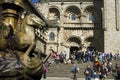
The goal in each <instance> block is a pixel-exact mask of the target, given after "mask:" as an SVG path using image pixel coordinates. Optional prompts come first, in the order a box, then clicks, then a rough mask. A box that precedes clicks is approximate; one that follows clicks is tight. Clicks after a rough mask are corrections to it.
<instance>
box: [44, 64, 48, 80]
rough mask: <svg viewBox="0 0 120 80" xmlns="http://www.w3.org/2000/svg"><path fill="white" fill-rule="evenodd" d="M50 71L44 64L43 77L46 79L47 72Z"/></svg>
mask: <svg viewBox="0 0 120 80" xmlns="http://www.w3.org/2000/svg"><path fill="white" fill-rule="evenodd" d="M47 72H48V68H47V67H46V66H45V65H44V66H43V78H44V79H46V73H47Z"/></svg>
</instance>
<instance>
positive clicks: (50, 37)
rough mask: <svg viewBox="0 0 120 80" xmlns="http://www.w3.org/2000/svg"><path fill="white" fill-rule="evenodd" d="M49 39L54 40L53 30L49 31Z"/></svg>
mask: <svg viewBox="0 0 120 80" xmlns="http://www.w3.org/2000/svg"><path fill="white" fill-rule="evenodd" d="M49 40H50V41H54V40H55V34H54V33H53V32H51V33H50V35H49Z"/></svg>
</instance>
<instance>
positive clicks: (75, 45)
mask: <svg viewBox="0 0 120 80" xmlns="http://www.w3.org/2000/svg"><path fill="white" fill-rule="evenodd" d="M67 45H68V46H69V51H70V52H69V53H70V54H69V56H71V54H74V52H76V51H78V50H79V49H82V44H81V39H80V37H77V36H72V37H69V38H68V39H67Z"/></svg>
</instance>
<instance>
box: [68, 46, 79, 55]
mask: <svg viewBox="0 0 120 80" xmlns="http://www.w3.org/2000/svg"><path fill="white" fill-rule="evenodd" d="M78 50H79V48H78V47H77V46H71V47H70V54H73V53H74V52H75V51H78Z"/></svg>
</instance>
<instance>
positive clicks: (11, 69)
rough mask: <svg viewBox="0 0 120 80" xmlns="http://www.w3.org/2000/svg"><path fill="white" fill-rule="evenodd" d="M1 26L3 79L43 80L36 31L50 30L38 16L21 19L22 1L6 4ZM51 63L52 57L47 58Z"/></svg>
mask: <svg viewBox="0 0 120 80" xmlns="http://www.w3.org/2000/svg"><path fill="white" fill-rule="evenodd" d="M0 6H1V7H2V9H3V12H2V16H3V20H2V21H1V24H0V79H5V78H7V79H10V80H22V79H25V80H40V78H41V76H42V70H43V60H42V59H40V58H38V57H37V55H36V54H34V52H33V51H34V48H35V47H34V46H35V44H36V38H35V31H34V30H35V27H37V28H40V29H41V28H42V27H44V26H46V24H45V22H44V21H43V20H42V19H41V18H39V17H37V16H36V15H35V14H31V13H29V14H27V15H25V17H22V18H23V19H22V18H21V17H20V14H19V12H20V11H23V5H22V1H21V0H2V2H1V3H0ZM46 59H48V57H47V58H46Z"/></svg>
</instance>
